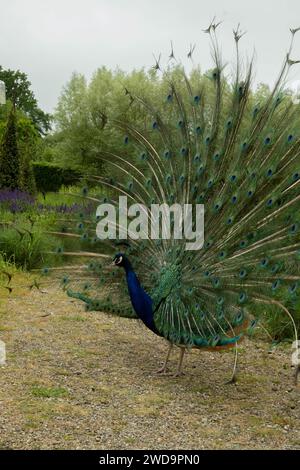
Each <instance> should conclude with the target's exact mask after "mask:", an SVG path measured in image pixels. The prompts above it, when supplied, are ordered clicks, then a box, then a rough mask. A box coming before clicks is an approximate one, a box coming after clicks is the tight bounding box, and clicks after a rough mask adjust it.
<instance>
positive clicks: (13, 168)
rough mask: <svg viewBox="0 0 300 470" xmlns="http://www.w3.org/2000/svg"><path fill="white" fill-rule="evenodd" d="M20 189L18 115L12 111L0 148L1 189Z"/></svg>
mask: <svg viewBox="0 0 300 470" xmlns="http://www.w3.org/2000/svg"><path fill="white" fill-rule="evenodd" d="M19 187H20V156H19V150H18V145H17V127H16V114H15V111H14V109H12V110H11V112H10V114H9V117H8V121H7V125H6V129H5V132H4V136H3V139H2V142H1V148H0V188H10V189H18V188H19Z"/></svg>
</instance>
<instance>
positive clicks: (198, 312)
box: [57, 24, 300, 372]
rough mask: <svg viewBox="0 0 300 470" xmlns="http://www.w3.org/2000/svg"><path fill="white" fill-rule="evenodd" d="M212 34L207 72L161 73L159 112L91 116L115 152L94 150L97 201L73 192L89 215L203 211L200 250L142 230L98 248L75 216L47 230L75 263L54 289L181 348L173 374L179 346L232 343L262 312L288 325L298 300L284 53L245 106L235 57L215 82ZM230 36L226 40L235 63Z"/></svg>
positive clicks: (299, 205) (296, 190)
mask: <svg viewBox="0 0 300 470" xmlns="http://www.w3.org/2000/svg"><path fill="white" fill-rule="evenodd" d="M216 27H217V25H215V24H212V25H211V26H210V28H209V29H208V30H207V32H208V33H209V34H210V36H211V41H212V50H213V58H214V69H213V70H212V71H211V73H210V74H209V75H207V76H206V77H204V78H203V77H202V78H201V79H199V80H198V81H197V80H196V79H195V78H194V79H193V80H192V79H188V77H187V76H186V74H185V73H184V71H183V69H182V68H180V71H178V69H177V74H175V76H174V74H172V72H171V71H170V70H168V71H166V72H165V75H166V77H167V79H168V89H167V90H165V91H166V93H165V96H163V97H162V98H161V103H160V104H158V105H154V104H152V102H150V101H149V100H144V99H142V98H140V97H138V96H135V94H134V92H133V91H132V90H127V89H126V94H127V95H128V96H129V99H130V108H129V113H128V120H127V121H126V122H124V120H114V121H110V119H109V115H108V116H107V115H104V116H103V127H104V130H103V132H105V131H106V130H107V129H108V130H109V131H110V132H115V135H116V138H117V137H119V136H120V138H121V139H123V142H124V151H123V152H122V153H116V152H115V151H109V150H107V151H102V152H101V156H100V158H101V159H103V160H104V161H105V163H106V167H107V168H109V175H108V176H96V175H94V174H90V175H87V177H86V180H87V181H90V182H91V183H92V184H93V188H95V184H99V185H100V186H101V188H103V187H105V188H107V191H108V196H107V197H106V200H105V201H104V200H103V199H102V198H97V197H96V196H95V189H92V190H91V191H90V192H88V190H87V189H84V191H83V194H82V197H83V198H85V199H87V200H88V201H91V202H93V203H95V206H96V205H99V204H101V203H103V202H105V203H111V204H113V205H114V206H115V207H118V202H119V196H127V199H128V203H130V204H132V203H139V204H143V205H144V206H147V207H149V206H150V205H151V204H168V205H169V206H171V205H172V204H175V203H179V204H181V205H182V204H193V205H195V204H203V205H204V208H205V240H204V246H203V248H201V249H199V250H196V251H188V250H186V249H185V248H186V245H185V241H184V240H180V239H175V238H174V237H172V236H171V238H170V239H169V238H168V237H162V238H159V237H157V238H156V239H147V238H146V237H145V236H144V235H145V234H144V232H143V231H142V230H141V231H140V238H138V237H135V238H136V239H129V240H128V241H127V240H124V241H121V240H119V241H118V242H116V240H112V239H111V240H106V241H105V242H104V241H103V240H99V239H98V238H97V237H95V229H96V225H97V223H98V222H99V217H98V219H97V217H94V216H91V217H88V216H87V215H84V214H82V215H81V217H80V220H79V221H75V224H76V227H75V229H74V224H73V221H72V220H67V221H65V222H64V223H63V227H61V228H60V229H58V230H57V234H59V235H61V236H62V237H64V238H65V239H70V238H73V239H74V240H75V243H76V241H77V240H78V246H80V247H77V246H76V247H75V248H74V247H73V248H72V249H71V250H69V252H68V251H66V250H65V251H62V249H59V250H58V252H60V253H63V255H64V256H66V255H68V254H71V255H72V256H73V257H74V255H77V257H78V258H77V259H79V260H84V261H83V264H82V265H81V264H76V265H70V266H69V268H68V267H67V266H66V267H65V271H66V272H67V270H68V269H69V271H70V272H71V274H72V275H73V277H72V276H71V275H70V277H69V275H64V277H63V280H62V283H63V285H64V287H65V289H66V290H67V292H68V294H69V295H70V296H72V297H75V298H78V299H80V300H82V301H83V302H85V304H86V306H87V308H88V309H89V310H101V311H107V312H111V313H115V314H117V315H125V316H129V317H130V316H133V317H134V316H135V317H136V316H138V317H139V318H140V319H141V320H142V321H143V322H144V324H145V325H146V326H147V327H148V328H149V329H150V330H152V331H153V332H154V333H156V334H158V335H160V336H162V337H164V338H166V339H167V340H168V341H169V343H170V344H171V345H177V346H180V347H181V351H182V353H181V357H180V364H179V369H178V372H180V368H181V363H182V357H183V351H184V348H189V347H197V348H200V349H201V348H209V349H213V350H218V349H220V348H226V347H230V346H235V345H236V343H237V342H238V341H239V340H240V339H241V338H243V336H244V335H245V333H246V332H248V331H252V329H253V328H254V326H255V324H256V320H257V316H258V313H257V312H258V310H259V312H260V314H261V313H263V308H262V307H266V308H270V306H272V307H274V310H275V311H276V310H277V311H278V310H281V311H282V312H284V313H285V314H286V315H287V316H288V317H289V318H290V320H291V322H293V318H292V317H293V312H295V311H296V310H297V308H298V307H297V305H298V304H297V302H298V299H299V292H300V288H299V286H300V284H299V280H300V273H299V248H300V212H299V209H300V164H299V162H300V139H299V128H300V127H299V124H300V114H299V113H300V108H299V105H298V104H295V103H293V101H292V100H291V98H290V97H289V96H288V95H287V94H286V93H285V92H284V85H285V80H286V76H287V73H288V71H289V69H290V67H291V66H292V65H293V63H294V62H293V61H292V60H291V59H290V54H291V49H290V51H289V53H288V55H287V58H286V60H285V61H284V64H283V67H282V70H281V72H280V75H279V78H278V79H277V81H276V83H275V86H274V88H273V90H272V91H271V92H270V94H268V95H267V96H266V98H265V99H264V101H263V102H260V103H254V102H253V94H252V92H251V79H252V63H250V65H249V66H248V67H247V69H246V70H245V71H244V73H242V67H241V65H240V60H239V57H238V58H237V69H236V73H235V77H234V81H233V83H232V85H231V87H229V86H228V85H227V84H226V82H225V81H224V79H223V69H224V67H223V64H222V62H221V57H220V52H219V47H218V43H217V41H216V31H215V30H216ZM296 32H297V31H296V30H293V31H292V38H294V35H295V33H296ZM241 36H242V34H241V32H240V31H239V30H237V31H235V33H234V38H235V43H236V47H237V55H238V56H239V40H240V38H241ZM172 56H173V57H171V58H172V59H173V58H174V54H173V51H172ZM155 68H156V69H157V70H158V71H159V70H160V65H159V63H157V64H156V66H155ZM212 96H213V98H212ZM135 106H136V107H138V109H139V110H141V109H143V110H144V115H145V118H144V120H143V122H138V123H135V122H134V116H135ZM131 116H132V120H133V122H132V121H131V120H130V117H131ZM121 136H122V137H121ZM146 217H148V219H149V217H150V216H149V215H147V216H146ZM148 221H149V220H148ZM118 225H119V222H118V221H117V223H116V227H115V228H118ZM171 228H174V220H172V223H171ZM116 252H118V255H115V253H116ZM113 256H115V257H114V264H115V266H114V267H113V266H111V260H112V258H113ZM88 258H91V261H90V262H88V261H87V262H86V260H88ZM117 267H123V268H124V269H125V276H124V274H123V273H122V270H118V269H117ZM128 293H129V295H128ZM294 326H295V325H294ZM295 335H296V338H297V332H296V328H295ZM163 371H165V366H164V367H163Z"/></svg>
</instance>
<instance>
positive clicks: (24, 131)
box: [17, 117, 41, 194]
mask: <svg viewBox="0 0 300 470" xmlns="http://www.w3.org/2000/svg"><path fill="white" fill-rule="evenodd" d="M17 139H18V149H19V154H20V179H19V188H20V189H21V190H22V191H25V192H27V193H29V194H34V193H35V192H36V184H35V177H34V171H33V168H32V161H33V160H35V156H36V152H37V148H38V142H39V141H40V140H41V139H40V137H39V135H38V132H37V130H36V129H35V127H34V126H33V125H32V123H31V122H30V121H29V119H28V118H26V117H20V118H19V119H18V121H17Z"/></svg>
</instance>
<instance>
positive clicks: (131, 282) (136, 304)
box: [124, 262, 157, 333]
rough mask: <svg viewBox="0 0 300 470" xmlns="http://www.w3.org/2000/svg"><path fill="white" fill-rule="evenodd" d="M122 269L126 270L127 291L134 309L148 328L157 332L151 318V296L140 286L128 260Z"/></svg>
mask: <svg viewBox="0 0 300 470" xmlns="http://www.w3.org/2000/svg"><path fill="white" fill-rule="evenodd" d="M124 269H125V272H126V280H127V286H128V292H129V296H130V300H131V303H132V306H133V308H134V311H135V312H136V314H137V315H138V317H139V318H140V319H141V320H142V322H143V323H144V324H145V325H146V326H147V327H148V328H149V329H150V330H152V331H153V332H154V333H157V329H156V327H155V324H154V319H153V309H152V304H153V301H152V299H151V297H150V296H149V295H148V294H147V293H146V292H145V291H144V289H143V288H142V286H141V284H140V281H139V280H138V277H137V275H136V274H135V272H134V270H133V268H132V266H131V264H130V263H129V262H128V263H126V264H125V265H124Z"/></svg>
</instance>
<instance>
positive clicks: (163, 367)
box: [156, 343, 173, 374]
mask: <svg viewBox="0 0 300 470" xmlns="http://www.w3.org/2000/svg"><path fill="white" fill-rule="evenodd" d="M172 349H173V344H172V343H170V344H169V349H168V352H167V356H166V359H165V362H164V365H163V366H162V367H161V368H160V369H158V371H157V372H156V373H157V374H166V372H167V365H168V362H169V358H170V354H171V351H172Z"/></svg>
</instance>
